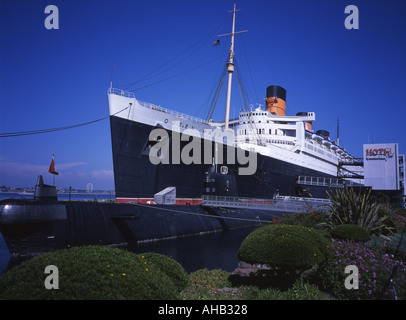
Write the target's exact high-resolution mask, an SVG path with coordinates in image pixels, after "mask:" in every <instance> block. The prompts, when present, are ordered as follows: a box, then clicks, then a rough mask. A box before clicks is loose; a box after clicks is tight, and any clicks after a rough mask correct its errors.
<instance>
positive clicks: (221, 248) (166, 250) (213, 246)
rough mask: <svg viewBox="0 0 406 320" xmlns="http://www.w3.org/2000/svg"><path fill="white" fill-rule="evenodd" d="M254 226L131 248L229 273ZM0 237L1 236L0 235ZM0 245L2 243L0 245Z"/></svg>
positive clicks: (1, 261) (0, 263)
mask: <svg viewBox="0 0 406 320" xmlns="http://www.w3.org/2000/svg"><path fill="white" fill-rule="evenodd" d="M6 198H25V199H32V198H33V195H32V194H18V193H0V200H2V199H6ZM58 199H59V200H69V194H58ZM94 199H97V200H114V199H115V196H114V194H109V193H103V194H87V193H73V194H71V200H94ZM256 228H257V227H249V228H241V229H236V230H230V231H226V232H215V233H209V234H203V235H197V236H189V237H182V238H177V239H170V240H161V241H154V242H145V243H141V244H139V245H138V246H137V247H136V248H134V249H131V251H133V252H135V253H143V252H150V251H152V252H156V253H161V254H164V255H167V256H169V257H171V258H173V259H174V260H176V261H177V262H179V263H180V264H181V265H182V266H183V267H184V268H185V270H186V271H187V272H188V273H190V272H194V271H196V270H199V269H204V268H207V269H209V270H212V269H222V270H225V271H228V272H232V271H233V270H234V269H235V268H237V267H238V263H239V260H238V256H237V254H238V249H239V247H240V245H241V242H242V241H243V240H244V239H245V237H246V236H247V235H248V234H249V233H251V232H252V231H253V230H255V229H256ZM0 236H1V234H0ZM0 246H1V244H0ZM8 258H9V257H8V256H7V254H6V253H4V254H3V255H2V254H0V276H1V271H2V270H1V269H3V271H4V269H5V266H7V264H8Z"/></svg>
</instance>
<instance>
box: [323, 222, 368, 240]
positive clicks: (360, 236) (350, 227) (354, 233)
mask: <svg viewBox="0 0 406 320" xmlns="http://www.w3.org/2000/svg"><path fill="white" fill-rule="evenodd" d="M330 233H331V236H332V237H333V238H335V239H341V240H353V241H361V242H366V241H369V240H370V237H369V234H368V232H366V231H365V230H364V229H363V228H361V227H360V226H358V225H355V224H339V225H337V226H335V227H334V228H333V229H331V231H330Z"/></svg>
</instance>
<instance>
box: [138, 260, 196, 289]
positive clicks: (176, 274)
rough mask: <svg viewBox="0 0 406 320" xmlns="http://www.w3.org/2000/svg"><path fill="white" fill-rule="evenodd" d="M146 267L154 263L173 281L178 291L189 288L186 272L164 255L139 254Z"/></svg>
mask: <svg viewBox="0 0 406 320" xmlns="http://www.w3.org/2000/svg"><path fill="white" fill-rule="evenodd" d="M139 256H141V258H142V259H143V260H144V263H145V264H146V265H148V264H150V263H152V264H154V265H155V266H156V267H158V268H159V270H161V271H162V272H163V273H165V274H166V275H167V276H168V277H169V279H171V280H172V282H173V283H174V285H175V286H176V288H177V289H178V291H179V292H180V291H182V290H183V289H185V288H186V287H187V286H188V283H189V275H188V273H187V272H186V270H185V269H184V268H183V267H182V266H181V265H180V264H179V263H178V262H177V261H175V260H173V259H171V258H170V257H168V256H165V255H163V254H158V253H154V252H146V253H142V254H139Z"/></svg>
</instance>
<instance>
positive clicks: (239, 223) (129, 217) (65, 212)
mask: <svg viewBox="0 0 406 320" xmlns="http://www.w3.org/2000/svg"><path fill="white" fill-rule="evenodd" d="M280 215H282V213H278V212H270V211H262V210H253V209H244V208H219V207H205V206H201V205H194V206H187V205H186V206H179V205H142V204H125V203H101V202H86V201H43V200H38V199H33V200H28V199H4V200H1V201H0V232H1V234H2V236H3V238H4V241H5V243H6V245H7V247H8V250H9V252H10V254H11V256H12V257H13V256H26V255H36V254H40V253H43V252H47V251H54V250H58V249H63V248H69V247H72V246H82V245H115V246H136V245H137V243H138V242H140V241H153V240H161V239H168V238H176V237H183V236H191V235H198V234H202V233H208V232H216V231H227V230H231V229H236V228H242V227H249V226H254V225H260V224H263V223H269V222H271V221H272V219H274V218H275V217H278V216H280ZM3 249H4V248H3Z"/></svg>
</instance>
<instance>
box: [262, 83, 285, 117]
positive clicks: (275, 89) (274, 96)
mask: <svg viewBox="0 0 406 320" xmlns="http://www.w3.org/2000/svg"><path fill="white" fill-rule="evenodd" d="M265 102H266V110H267V111H268V112H270V113H273V114H276V115H278V116H284V115H286V90H285V89H284V88H282V87H280V86H269V87H267V88H266V98H265Z"/></svg>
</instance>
